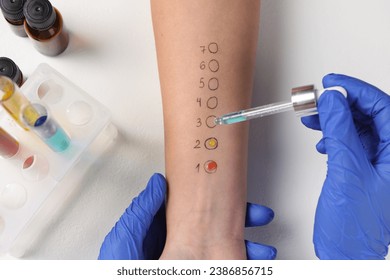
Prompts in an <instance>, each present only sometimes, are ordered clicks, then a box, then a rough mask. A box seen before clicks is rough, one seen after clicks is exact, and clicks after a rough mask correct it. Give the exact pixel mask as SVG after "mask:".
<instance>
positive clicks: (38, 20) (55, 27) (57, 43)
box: [24, 0, 69, 56]
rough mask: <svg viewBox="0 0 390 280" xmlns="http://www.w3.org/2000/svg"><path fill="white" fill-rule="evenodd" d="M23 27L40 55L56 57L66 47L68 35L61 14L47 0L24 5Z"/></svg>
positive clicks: (30, 0)
mask: <svg viewBox="0 0 390 280" xmlns="http://www.w3.org/2000/svg"><path fill="white" fill-rule="evenodd" d="M24 16H25V18H26V21H25V24H24V27H25V29H26V33H27V35H28V37H29V38H30V39H31V40H32V41H33V43H34V46H35V48H36V49H37V50H38V51H39V52H40V53H42V54H44V55H48V56H56V55H58V54H60V53H62V52H63V51H64V50H65V49H66V48H67V46H68V43H69V34H68V32H67V31H66V30H65V28H64V22H63V20H62V15H61V13H60V12H59V11H58V10H57V9H56V8H54V7H53V6H52V5H51V3H50V1H48V0H28V1H27V2H26V4H25V5H24Z"/></svg>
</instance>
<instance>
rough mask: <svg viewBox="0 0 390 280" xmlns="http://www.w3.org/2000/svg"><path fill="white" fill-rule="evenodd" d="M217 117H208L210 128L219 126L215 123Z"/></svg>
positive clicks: (207, 122)
mask: <svg viewBox="0 0 390 280" xmlns="http://www.w3.org/2000/svg"><path fill="white" fill-rule="evenodd" d="M216 118H217V117H216V116H210V117H208V118H207V119H206V125H207V127H208V128H214V127H216V126H217V124H216V123H215V119H216Z"/></svg>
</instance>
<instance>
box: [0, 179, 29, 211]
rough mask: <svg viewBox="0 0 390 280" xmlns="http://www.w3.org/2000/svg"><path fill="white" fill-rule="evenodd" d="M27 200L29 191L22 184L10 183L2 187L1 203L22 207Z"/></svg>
mask: <svg viewBox="0 0 390 280" xmlns="http://www.w3.org/2000/svg"><path fill="white" fill-rule="evenodd" d="M26 200H27V192H26V190H25V188H24V187H23V186H22V185H19V184H8V185H6V186H2V187H1V188H0V204H1V205H3V206H4V207H6V208H9V209H18V208H21V207H22V206H23V205H24V204H25V203H26Z"/></svg>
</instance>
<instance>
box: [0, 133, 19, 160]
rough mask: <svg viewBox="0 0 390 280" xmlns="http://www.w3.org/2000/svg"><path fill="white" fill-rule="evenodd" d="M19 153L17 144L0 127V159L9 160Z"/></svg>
mask: <svg viewBox="0 0 390 280" xmlns="http://www.w3.org/2000/svg"><path fill="white" fill-rule="evenodd" d="M18 151H19V142H18V141H17V140H16V139H15V138H13V137H12V136H11V135H10V134H8V132H7V131H5V130H4V129H3V128H1V127H0V157H2V158H5V159H9V158H12V157H13V156H15V155H16V154H17V153H18Z"/></svg>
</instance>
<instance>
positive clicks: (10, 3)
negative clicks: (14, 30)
mask: <svg viewBox="0 0 390 280" xmlns="http://www.w3.org/2000/svg"><path fill="white" fill-rule="evenodd" d="M25 2H26V0H0V7H1V11H2V12H3V15H4V17H5V18H6V19H7V20H11V21H18V20H23V19H24V14H23V6H24V3H25Z"/></svg>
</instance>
